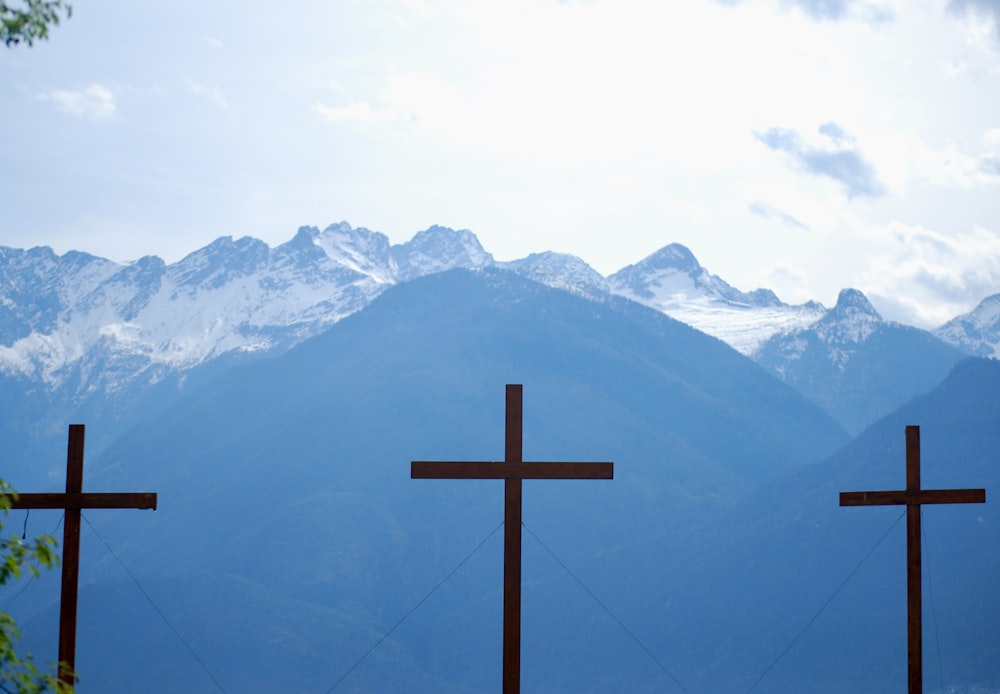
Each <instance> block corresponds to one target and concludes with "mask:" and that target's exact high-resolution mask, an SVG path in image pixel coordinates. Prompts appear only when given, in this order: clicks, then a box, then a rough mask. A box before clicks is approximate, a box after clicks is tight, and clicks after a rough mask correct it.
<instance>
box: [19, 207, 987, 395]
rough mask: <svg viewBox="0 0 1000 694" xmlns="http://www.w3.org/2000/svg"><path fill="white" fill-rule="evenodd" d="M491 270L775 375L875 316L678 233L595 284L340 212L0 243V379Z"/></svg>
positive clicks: (92, 385)
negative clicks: (82, 247)
mask: <svg viewBox="0 0 1000 694" xmlns="http://www.w3.org/2000/svg"><path fill="white" fill-rule="evenodd" d="M491 266H492V267H501V268H503V269H507V270H510V271H512V272H515V273H517V274H520V275H522V276H525V277H528V278H530V279H532V280H534V281H537V282H539V283H542V284H545V285H548V286H551V287H555V288H558V289H562V290H564V291H568V292H570V293H573V294H577V295H579V296H583V297H585V298H587V299H590V300H592V301H604V300H606V299H607V298H608V297H610V296H611V295H620V296H623V297H626V298H628V299H632V300H634V301H637V302H639V303H642V304H646V305H648V306H650V307H652V308H655V309H657V310H659V311H661V312H663V313H666V314H667V315H669V316H671V317H672V318H674V319H676V320H679V321H681V322H684V323H687V324H688V325H691V326H693V327H695V328H697V329H699V330H701V331H703V332H705V333H708V334H710V335H712V336H714V337H716V338H718V339H720V340H722V341H724V342H726V343H728V344H729V345H730V346H732V347H734V348H735V349H737V350H738V351H740V352H742V353H743V354H746V355H748V356H751V357H753V358H755V359H757V360H758V361H761V363H763V364H765V365H766V366H767V367H768V368H771V369H772V370H773V371H775V373H777V374H779V375H782V376H783V377H784V373H785V371H786V370H787V369H788V368H789V367H788V364H791V363H794V362H795V361H796V360H800V359H801V358H802V352H801V350H804V349H805V348H806V346H810V349H812V350H817V349H821V351H822V353H823V354H824V359H830V360H832V361H831V363H832V364H833V365H834V366H835V367H837V368H842V367H843V365H844V364H845V363H846V362H847V360H849V359H850V358H851V355H852V354H853V352H852V350H853V349H854V348H855V347H856V346H857V345H859V344H861V343H863V342H864V341H865V340H866V339H867V338H868V336H869V335H870V334H871V333H872V331H873V330H875V329H876V327H877V326H879V325H881V324H882V323H883V321H882V320H881V317H879V316H878V314H877V312H875V310H874V308H872V307H871V304H870V303H868V300H867V299H865V298H864V296H863V295H862V294H860V292H853V291H847V292H845V293H844V294H842V295H841V299H840V301H839V302H838V305H837V307H836V308H835V309H833V310H831V311H829V312H828V311H827V310H826V309H825V308H824V307H823V306H821V305H820V304H817V303H815V302H810V303H807V304H802V305H798V306H792V305H788V304H784V303H782V302H781V301H780V300H779V299H778V297H777V296H775V295H774V293H773V292H771V291H770V290H767V289H757V290H755V291H752V292H742V291H740V290H738V289H735V288H734V287H732V286H730V285H729V284H728V283H726V282H725V281H724V280H722V279H721V278H719V277H717V276H716V275H713V274H711V273H710V272H709V271H708V270H706V269H705V268H703V267H702V266H701V265H700V264H699V262H698V260H697V259H696V258H695V256H694V255H693V254H692V253H691V251H690V250H688V249H687V248H685V247H684V246H682V245H680V244H676V243H675V244H670V245H668V246H665V247H664V248H662V249H660V250H659V251H657V252H655V253H653V254H652V255H650V256H649V257H647V258H645V259H644V260H642V261H640V262H638V263H636V264H634V265H629V266H628V267H626V268H623V269H622V270H620V271H618V272H616V273H614V274H613V275H611V276H610V277H608V278H605V277H603V276H602V275H600V274H599V273H598V272H597V271H596V270H594V269H593V268H592V267H590V266H589V265H587V264H586V263H585V262H584V261H583V260H581V259H580V258H577V257H575V256H572V255H566V254H559V253H551V252H546V253H536V254H532V255H530V256H528V257H526V258H523V259H520V260H515V261H510V262H503V263H498V262H496V261H495V260H494V259H493V256H492V255H491V254H490V253H488V252H487V251H486V250H484V249H483V247H482V245H481V244H480V243H479V240H478V239H477V238H476V236H475V235H474V234H473V233H472V232H471V231H468V230H460V231H456V230H453V229H449V228H446V227H440V226H432V227H430V228H428V229H426V230H424V231H421V232H419V233H417V234H416V235H415V236H414V237H413V238H412V239H411V240H410V241H408V242H406V243H402V244H396V245H393V244H390V242H389V239H388V237H386V236H385V235H384V234H382V233H379V232H375V231H371V230H369V229H365V228H363V227H358V228H353V227H351V225H349V224H348V223H347V222H341V223H339V224H332V225H330V226H328V227H327V228H325V229H323V230H322V231H320V230H319V229H318V228H316V227H302V228H300V229H299V230H298V232H297V233H296V234H295V236H294V237H293V238H292V239H291V240H290V241H288V242H286V243H284V244H281V245H278V246H276V247H274V248H271V247H270V246H268V245H267V244H266V243H264V242H263V241H259V240H257V239H252V238H248V237H244V238H240V239H236V240H234V239H233V238H231V237H222V238H219V239H217V240H216V241H214V242H213V243H211V244H209V245H208V246H206V247H204V248H202V249H199V250H197V251H195V252H193V253H191V254H189V255H188V256H186V257H185V258H183V259H182V260H180V261H179V262H177V263H173V264H170V265H168V264H166V263H164V262H163V260H161V259H160V258H157V257H153V256H148V257H144V258H141V259H139V260H137V261H135V262H132V263H125V264H122V263H115V262H112V261H110V260H106V259H103V258H98V257H95V256H92V255H88V254H86V253H82V252H76V251H71V252H69V253H66V254H65V255H62V256H59V255H56V254H55V253H54V252H53V251H52V250H51V249H49V248H44V247H41V248H32V249H30V250H20V249H12V248H2V247H0V374H5V375H7V376H13V377H18V378H22V379H27V380H29V381H36V382H41V383H43V384H44V385H45V387H46V388H47V389H49V390H55V389H60V388H68V389H69V390H71V391H73V392H75V393H76V394H77V395H85V394H95V393H100V392H106V393H110V392H116V391H118V390H120V389H121V388H122V387H124V386H125V385H128V384H130V383H135V382H144V383H146V384H155V383H157V382H159V381H161V380H162V379H164V378H166V377H167V376H168V375H170V374H178V373H186V372H187V371H189V370H191V369H193V368H194V367H197V366H200V365H202V364H206V363H209V362H212V361H213V360H216V359H218V358H219V357H222V356H226V357H227V358H232V357H234V356H235V357H240V356H248V355H254V354H259V355H264V354H275V353H278V352H281V351H284V350H286V349H288V348H290V347H292V346H294V345H295V344H298V343H299V342H301V341H302V340H304V339H306V338H309V337H312V336H314V335H316V334H318V333H320V332H322V331H323V330H325V329H326V328H327V327H329V326H330V325H332V324H333V323H335V322H337V321H339V320H341V319H342V318H344V317H346V316H348V315H350V314H352V313H355V312H357V311H359V310H361V309H363V308H364V307H365V306H367V305H368V304H369V303H370V302H371V301H372V300H373V299H374V298H375V297H376V296H378V295H379V294H381V293H382V292H383V291H384V290H385V289H387V288H388V287H390V286H392V285H394V284H397V283H399V282H404V281H408V280H411V279H414V278H417V277H421V276H425V275H430V274H434V273H437V272H441V271H444V270H448V269H451V268H464V269H472V270H475V269H481V268H485V267H491ZM998 315H1000V295H998V296H997V297H991V299H987V300H986V301H984V302H983V304H982V305H981V306H980V307H979V308H978V309H977V310H976V311H975V312H973V313H972V314H969V316H964V317H959V318H957V319H956V320H955V321H952V323H949V324H947V325H946V326H942V328H941V329H939V332H938V334H939V336H940V337H942V339H947V340H949V341H950V342H952V343H953V344H958V345H959V346H960V347H962V349H964V350H966V351H970V352H973V353H977V354H995V353H996V345H997V344H998V343H1000V337H997V336H998V335H1000V327H998V326H1000V321H998V318H997V316H998ZM765 345H767V348H766V349H764V346H765ZM820 345H821V346H822V347H821V348H820ZM762 350H763V351H762Z"/></svg>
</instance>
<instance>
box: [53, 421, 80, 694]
mask: <svg viewBox="0 0 1000 694" xmlns="http://www.w3.org/2000/svg"><path fill="white" fill-rule="evenodd" d="M84 434H85V430H84V427H83V425H82V424H70V426H69V444H68V445H67V449H66V494H67V496H68V495H70V494H80V493H81V492H82V491H83V445H84V438H85V436H84ZM65 513H66V516H65V518H64V519H63V560H62V589H61V593H62V594H61V596H60V598H59V679H60V680H61V681H64V682H66V683H67V684H72V682H71V681H69V682H67V681H66V678H67V677H72V675H71V673H73V672H74V668H75V666H76V607H77V598H78V596H79V592H78V591H79V584H80V516H81V515H82V513H83V511H82V509H79V508H67V509H66V511H65ZM63 668H66V669H67V670H68V672H64V670H63Z"/></svg>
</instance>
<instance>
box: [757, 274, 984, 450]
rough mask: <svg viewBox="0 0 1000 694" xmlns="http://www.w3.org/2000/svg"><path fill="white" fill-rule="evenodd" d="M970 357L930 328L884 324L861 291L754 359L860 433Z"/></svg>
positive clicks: (845, 295)
mask: <svg viewBox="0 0 1000 694" xmlns="http://www.w3.org/2000/svg"><path fill="white" fill-rule="evenodd" d="M965 356H967V355H966V354H965V353H963V352H962V351H960V350H959V349H957V348H956V347H953V346H952V345H949V344H946V343H944V342H943V341H941V340H939V339H938V338H936V337H935V336H933V335H932V334H931V333H929V332H927V331H924V330H919V329H917V328H913V327H910V326H906V325H901V324H899V323H895V322H892V321H886V320H884V319H883V318H882V316H881V315H879V313H878V311H877V310H875V307H874V306H872V304H871V302H869V301H868V299H867V298H866V297H865V295H864V294H862V293H861V292H860V291H858V290H856V289H845V290H843V291H841V292H840V296H839V297H838V299H837V305H836V306H834V308H832V309H831V310H830V311H828V312H826V314H825V315H824V316H823V317H822V318H821V319H820V320H818V321H816V322H815V323H813V324H812V325H810V326H807V327H804V328H800V329H797V330H793V331H790V332H787V333H781V334H778V335H775V336H773V337H771V338H770V339H769V340H767V341H766V342H764V344H763V345H761V347H760V348H759V350H758V351H757V353H756V354H755V360H756V361H757V363H758V364H760V365H761V366H763V367H764V368H766V369H768V370H769V371H771V372H772V373H773V374H775V375H776V376H777V377H778V378H780V379H781V380H783V381H785V382H786V383H788V384H789V385H792V386H793V387H795V388H796V390H798V391H799V392H800V393H802V394H803V395H805V396H806V397H807V398H809V399H810V400H811V401H812V402H814V403H816V404H818V405H820V406H821V407H823V408H824V409H825V410H826V411H827V412H829V413H830V414H831V415H833V417H834V418H835V419H837V421H838V422H840V424H841V425H842V426H843V427H844V428H845V429H847V430H848V431H849V432H851V433H853V434H858V433H860V432H861V431H862V430H863V429H864V428H865V427H867V426H868V425H870V424H872V423H873V422H875V421H876V420H877V419H879V418H880V417H882V416H883V415H885V414H886V413H888V412H891V411H893V410H895V409H897V408H899V407H901V406H902V405H903V404H904V403H906V402H907V401H909V400H910V399H911V398H913V397H915V396H917V395H920V394H922V393H924V392H927V391H929V390H930V389H931V388H933V387H934V386H936V385H937V384H938V383H940V382H941V381H942V380H943V379H944V377H945V376H946V375H947V374H948V372H949V371H950V370H951V369H952V367H953V366H954V365H955V364H956V363H958V362H959V361H960V360H961V359H963V358H964V357H965Z"/></svg>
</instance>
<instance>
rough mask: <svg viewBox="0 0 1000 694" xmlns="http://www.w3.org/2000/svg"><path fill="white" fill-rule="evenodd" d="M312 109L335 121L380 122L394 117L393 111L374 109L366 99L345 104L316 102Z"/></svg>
mask: <svg viewBox="0 0 1000 694" xmlns="http://www.w3.org/2000/svg"><path fill="white" fill-rule="evenodd" d="M313 110H314V111H316V113H318V114H320V115H321V116H323V117H324V118H326V119H327V120H331V121H333V122H335V123H337V122H357V123H382V122H385V121H389V120H392V119H393V118H394V117H395V114H394V112H393V111H389V110H383V111H376V110H375V109H373V108H372V105H371V104H369V103H368V102H367V101H354V102H351V103H350V104H348V105H347V106H327V105H326V104H316V105H314V106H313Z"/></svg>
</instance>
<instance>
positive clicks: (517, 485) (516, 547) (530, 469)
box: [410, 384, 614, 694]
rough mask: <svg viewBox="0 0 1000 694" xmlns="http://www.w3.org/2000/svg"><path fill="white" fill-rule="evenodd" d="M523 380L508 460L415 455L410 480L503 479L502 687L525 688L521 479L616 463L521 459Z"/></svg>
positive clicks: (513, 397)
mask: <svg viewBox="0 0 1000 694" xmlns="http://www.w3.org/2000/svg"><path fill="white" fill-rule="evenodd" d="M521 405H522V390H521V386H520V385H510V384H508V385H507V413H506V435H505V439H506V445H505V454H504V460H503V462H502V463H495V462H492V463H491V462H450V461H449V462H441V461H426V460H424V461H421V460H414V461H413V462H412V463H411V464H410V477H411V478H412V479H417V478H422V479H493V480H496V479H502V480H504V552H503V692H504V694H518V692H520V691H521V480H527V479H531V480H540V479H602V480H609V479H612V478H613V477H614V463H535V462H524V461H522V460H521V411H522V407H521Z"/></svg>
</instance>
